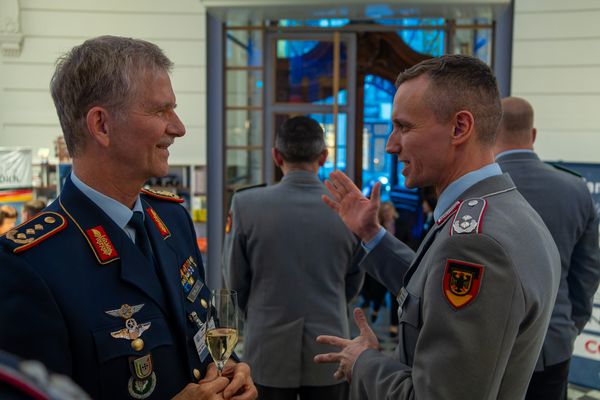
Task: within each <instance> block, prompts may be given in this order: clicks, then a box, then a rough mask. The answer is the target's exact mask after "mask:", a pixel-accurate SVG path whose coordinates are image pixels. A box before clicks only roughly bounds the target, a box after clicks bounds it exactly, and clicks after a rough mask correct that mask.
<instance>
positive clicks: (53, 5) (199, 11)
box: [0, 0, 206, 165]
mask: <svg viewBox="0 0 600 400" xmlns="http://www.w3.org/2000/svg"><path fill="white" fill-rule="evenodd" d="M0 1H2V2H5V1H6V2H13V3H15V4H18V5H19V8H20V15H19V19H20V33H21V34H22V35H23V42H22V46H21V52H20V54H19V55H15V56H13V55H7V54H0V146H29V147H32V148H33V149H34V151H33V154H34V157H36V155H37V150H38V149H39V148H44V147H45V148H50V149H51V151H50V157H51V158H50V161H51V162H52V161H55V160H54V159H53V156H54V148H53V141H54V140H55V138H56V137H57V136H60V135H61V130H60V125H59V123H58V118H57V117H56V112H55V110H54V105H53V103H52V99H51V97H50V93H49V90H48V85H49V82H50V77H51V75H52V72H53V70H54V62H55V60H56V59H57V57H59V56H60V55H61V54H63V53H64V52H66V51H67V50H69V49H70V48H72V47H73V46H75V45H77V44H80V43H82V42H83V41H84V40H85V39H87V38H90V37H94V36H99V35H107V34H110V35H119V36H130V37H135V38H140V39H145V40H149V41H151V42H153V43H156V44H157V45H158V46H160V47H161V48H162V49H163V50H164V51H165V53H166V54H167V56H168V57H169V58H170V59H171V60H172V61H173V62H174V63H175V68H174V70H173V74H172V77H171V78H172V82H173V87H174V90H175V95H176V96H177V103H178V108H177V111H178V113H179V116H180V117H181V119H182V121H183V122H184V123H185V125H186V128H187V135H186V136H184V137H183V138H180V139H178V140H177V141H176V142H175V145H174V146H173V147H172V148H171V156H170V160H169V161H170V163H171V164H173V165H174V164H196V165H198V164H200V165H203V164H206V115H205V114H206V105H205V101H206V45H205V34H206V29H205V23H206V18H205V17H206V13H205V9H204V6H202V5H201V4H200V2H199V1H198V0H175V1H163V0H103V1H96V0H94V1H92V0H52V1H48V0H18V1H17V0H0ZM2 10H3V8H0V13H2ZM4 12H5V13H6V12H9V13H10V10H8V11H7V9H6V7H5V8H4ZM3 17H7V16H2V15H0V23H1V21H3V20H6V19H5V18H3ZM9 17H10V16H9ZM1 31H2V28H1V27H0V33H1ZM132 151H135V149H132Z"/></svg>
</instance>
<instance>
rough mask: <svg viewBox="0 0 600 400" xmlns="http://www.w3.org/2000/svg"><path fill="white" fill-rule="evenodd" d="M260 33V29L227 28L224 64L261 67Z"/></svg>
mask: <svg viewBox="0 0 600 400" xmlns="http://www.w3.org/2000/svg"><path fill="white" fill-rule="evenodd" d="M262 34H263V33H262V31H261V30H228V31H227V33H226V36H227V50H226V53H225V65H226V66H227V67H261V66H262Z"/></svg>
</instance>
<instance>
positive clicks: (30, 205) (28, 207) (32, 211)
mask: <svg viewBox="0 0 600 400" xmlns="http://www.w3.org/2000/svg"><path fill="white" fill-rule="evenodd" d="M44 208H46V202H45V201H44V200H40V199H36V200H31V201H28V202H27V203H25V204H23V210H22V211H21V222H26V221H29V220H30V219H31V218H33V216H34V215H36V214H37V213H39V212H40V211H42V210H43V209H44Z"/></svg>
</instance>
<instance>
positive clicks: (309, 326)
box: [223, 116, 364, 400]
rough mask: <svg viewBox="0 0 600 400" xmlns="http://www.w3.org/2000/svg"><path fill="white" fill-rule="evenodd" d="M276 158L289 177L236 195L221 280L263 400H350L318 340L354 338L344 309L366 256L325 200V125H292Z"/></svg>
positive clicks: (303, 121) (279, 137) (297, 121)
mask: <svg viewBox="0 0 600 400" xmlns="http://www.w3.org/2000/svg"><path fill="white" fill-rule="evenodd" d="M272 155H273V161H274V162H275V165H277V166H278V167H279V168H281V171H282V172H283V179H282V180H281V182H279V183H278V184H276V185H272V186H268V187H261V188H250V189H245V190H242V191H238V192H236V193H235V195H234V196H233V199H232V204H231V210H230V213H229V217H228V220H229V223H228V225H227V228H226V236H225V248H224V253H223V256H224V257H223V259H224V274H225V281H226V283H227V285H228V287H230V288H231V289H234V290H236V291H237V292H238V301H239V303H240V308H241V309H242V310H243V311H244V313H245V314H246V325H245V331H244V333H245V336H244V340H245V344H244V359H245V360H246V361H247V362H248V364H250V366H251V367H252V372H253V378H254V380H255V381H256V383H257V387H258V392H259V398H260V399H261V400H296V399H297V398H298V396H299V398H300V399H301V400H342V399H346V398H347V391H348V385H347V383H345V382H342V383H340V382H337V380H336V379H335V378H334V377H333V373H334V371H335V366H330V365H317V364H315V363H313V361H312V360H313V357H314V356H315V355H316V354H318V353H321V352H323V351H331V350H333V349H334V348H333V347H331V346H327V345H323V344H318V343H316V342H315V341H314V339H315V337H316V336H317V334H319V333H320V332H323V331H325V332H330V333H331V334H333V335H338V336H342V337H346V338H347V337H349V335H350V331H349V322H348V313H347V304H348V302H349V301H350V300H351V299H352V298H353V297H354V296H356V294H357V293H358V291H359V289H360V286H361V284H362V281H363V276H364V274H363V273H362V272H361V271H360V270H359V268H358V260H359V256H362V255H363V251H362V248H361V247H360V244H359V242H358V240H357V238H356V237H355V236H354V235H353V234H352V232H350V230H348V228H346V227H345V226H344V223H343V222H342V221H341V220H340V218H339V217H338V215H337V214H336V213H335V212H333V211H332V210H330V209H329V208H328V207H327V206H326V205H325V204H324V203H323V202H322V201H321V196H322V195H323V194H325V193H327V189H326V188H325V185H323V183H322V182H321V181H320V180H319V177H318V172H319V167H320V166H322V165H323V163H325V160H326V159H327V147H326V145H325V139H324V134H323V129H322V128H321V126H320V125H319V123H318V122H317V121H315V120H313V119H311V118H308V117H305V116H298V117H293V118H290V119H288V120H286V121H285V122H284V123H283V124H282V125H281V127H280V128H279V130H278V131H277V134H276V137H275V147H274V148H273V149H272Z"/></svg>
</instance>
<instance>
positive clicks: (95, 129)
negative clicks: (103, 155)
mask: <svg viewBox="0 0 600 400" xmlns="http://www.w3.org/2000/svg"><path fill="white" fill-rule="evenodd" d="M86 123H87V128H88V133H89V134H90V136H91V137H92V139H93V140H94V141H95V142H96V143H98V144H99V145H100V146H103V147H107V146H108V144H109V143H110V135H109V128H108V111H107V110H106V109H105V108H104V107H99V106H94V107H92V108H90V110H89V111H88V112H87V115H86Z"/></svg>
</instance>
